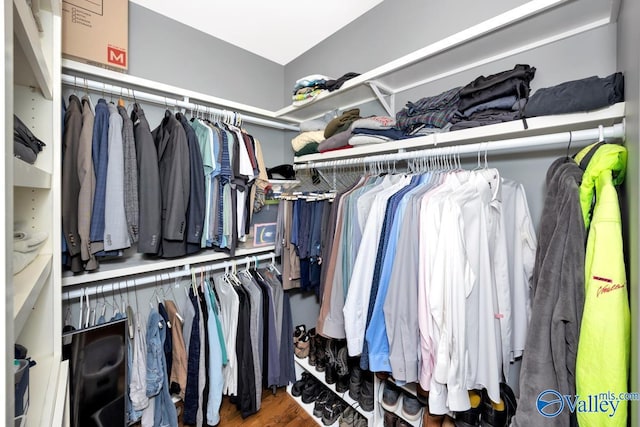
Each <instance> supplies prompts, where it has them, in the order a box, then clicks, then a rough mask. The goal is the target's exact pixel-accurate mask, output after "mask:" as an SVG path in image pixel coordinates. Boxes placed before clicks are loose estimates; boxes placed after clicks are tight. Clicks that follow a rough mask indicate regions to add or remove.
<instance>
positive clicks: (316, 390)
mask: <svg viewBox="0 0 640 427" xmlns="http://www.w3.org/2000/svg"><path fill="white" fill-rule="evenodd" d="M323 388H324V385H323V384H322V383H320V381H318V380H316V379H315V378H314V379H313V381H309V382H308V383H307V385H306V386H305V387H304V388H303V389H302V403H311V402H313V401H315V400H316V399H317V398H318V395H319V394H320V392H321V391H322V389H323Z"/></svg>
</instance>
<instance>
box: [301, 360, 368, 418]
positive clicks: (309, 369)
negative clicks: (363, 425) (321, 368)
mask: <svg viewBox="0 0 640 427" xmlns="http://www.w3.org/2000/svg"><path fill="white" fill-rule="evenodd" d="M295 361H296V364H297V365H298V366H300V367H301V368H302V369H304V370H305V371H306V372H308V373H310V374H311V375H313V376H314V377H315V378H316V379H318V380H319V381H320V382H321V383H322V384H324V386H325V387H327V388H328V389H329V390H331V391H332V392H333V393H335V394H336V395H337V396H338V397H339V398H340V399H342V400H344V401H345V402H346V403H347V405H349V406H351V407H352V408H353V409H355V410H356V411H358V413H359V414H360V415H362V416H363V417H365V418H366V419H367V423H368V425H371V424H372V422H373V411H371V412H368V411H365V410H364V409H362V408H361V407H360V403H358V402H357V401H355V400H353V399H352V398H351V396H349V393H348V392H346V393H340V392H338V391H337V390H336V386H335V384H327V383H326V382H325V381H324V372H318V371H316V368H315V367H313V366H311V365H310V364H309V359H308V358H304V359H298V358H297V357H296V358H295Z"/></svg>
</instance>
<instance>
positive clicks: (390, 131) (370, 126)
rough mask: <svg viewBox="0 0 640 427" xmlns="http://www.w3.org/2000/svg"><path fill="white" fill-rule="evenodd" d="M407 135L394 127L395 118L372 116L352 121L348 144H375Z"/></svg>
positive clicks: (403, 137)
mask: <svg viewBox="0 0 640 427" xmlns="http://www.w3.org/2000/svg"><path fill="white" fill-rule="evenodd" d="M408 137H409V136H408V135H407V134H405V133H404V132H403V131H402V130H400V129H398V128H397V127H396V120H395V119H394V118H393V117H387V116H372V117H366V118H363V119H360V120H356V121H355V122H353V124H352V125H351V138H349V144H350V145H364V144H377V143H380V142H387V141H394V140H398V139H405V138H408Z"/></svg>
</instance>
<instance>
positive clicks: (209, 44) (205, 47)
mask: <svg viewBox="0 0 640 427" xmlns="http://www.w3.org/2000/svg"><path fill="white" fill-rule="evenodd" d="M194 13H196V12H194ZM215 19H216V18H215V17H212V21H211V25H215ZM282 73H283V67H282V66H281V65H279V64H276V63H275V62H272V61H269V60H266V59H264V58H262V57H260V56H258V55H255V54H253V53H250V52H248V51H246V50H244V49H240V48H238V47H236V46H233V45H232V44H229V43H227V42H225V41H222V40H220V39H217V38H214V37H211V36H210V35H208V34H205V33H203V32H201V31H198V30H195V29H193V28H191V27H188V26H186V25H184V24H181V23H179V22H177V21H174V20H172V19H170V18H167V17H165V16H163V15H160V14H158V13H155V12H152V11H150V10H149V9H146V8H144V7H142V6H139V5H137V4H135V3H131V2H130V3H129V74H132V75H135V76H138V77H144V78H147V79H151V80H156V81H158V82H162V83H167V84H171V85H174V86H178V87H183V88H186V89H191V90H194V91H197V92H202V93H206V94H210V95H213V96H217V97H220V98H225V99H229V100H232V101H236V102H242V103H245V104H249V105H253V106H256V107H261V108H266V109H269V110H276V109H278V108H280V107H281V106H282V94H283V92H284V86H283V77H282Z"/></svg>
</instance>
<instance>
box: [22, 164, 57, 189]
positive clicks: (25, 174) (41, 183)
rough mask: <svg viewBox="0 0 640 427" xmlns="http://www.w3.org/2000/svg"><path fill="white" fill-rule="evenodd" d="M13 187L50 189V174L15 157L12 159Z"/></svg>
mask: <svg viewBox="0 0 640 427" xmlns="http://www.w3.org/2000/svg"><path fill="white" fill-rule="evenodd" d="M13 186H14V187H27V188H51V174H50V173H49V172H47V171H45V170H42V169H40V168H38V167H36V166H34V165H31V164H29V163H27V162H25V161H23V160H20V159H18V158H17V157H14V158H13Z"/></svg>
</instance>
